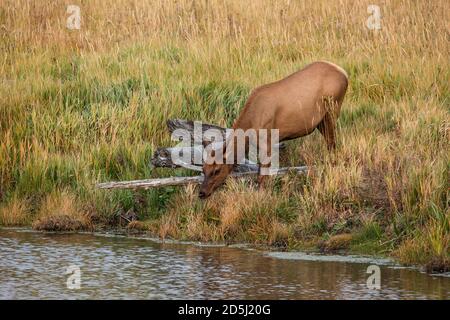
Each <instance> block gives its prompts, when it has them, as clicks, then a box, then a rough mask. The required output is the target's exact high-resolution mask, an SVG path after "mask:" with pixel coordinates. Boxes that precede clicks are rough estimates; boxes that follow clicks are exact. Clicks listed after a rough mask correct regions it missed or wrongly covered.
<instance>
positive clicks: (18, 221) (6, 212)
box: [0, 199, 30, 227]
mask: <svg viewBox="0 0 450 320" xmlns="http://www.w3.org/2000/svg"><path fill="white" fill-rule="evenodd" d="M29 221H30V216H29V212H28V210H27V207H26V204H25V202H23V201H18V200H17V199H13V200H11V202H10V203H8V204H4V205H2V206H1V207H0V225H1V226H5V227H15V226H23V225H26V224H28V222H29Z"/></svg>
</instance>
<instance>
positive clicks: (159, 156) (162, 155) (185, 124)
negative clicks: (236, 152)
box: [150, 119, 285, 172]
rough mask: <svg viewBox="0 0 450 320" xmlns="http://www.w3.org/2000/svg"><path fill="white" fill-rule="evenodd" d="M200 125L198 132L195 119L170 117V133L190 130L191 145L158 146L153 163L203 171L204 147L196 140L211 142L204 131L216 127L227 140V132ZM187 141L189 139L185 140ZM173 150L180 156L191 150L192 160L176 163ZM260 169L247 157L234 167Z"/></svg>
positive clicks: (168, 123) (241, 170)
mask: <svg viewBox="0 0 450 320" xmlns="http://www.w3.org/2000/svg"><path fill="white" fill-rule="evenodd" d="M199 125H201V129H202V130H201V131H200V130H198V132H196V131H194V121H192V120H184V119H170V120H168V121H167V128H168V129H169V132H170V133H173V132H174V131H175V130H177V129H184V130H186V131H188V132H189V133H190V134H191V141H190V142H189V143H190V145H191V146H190V147H189V146H188V147H172V148H158V149H157V150H156V151H155V152H154V154H153V157H152V159H151V160H150V162H151V164H152V165H153V166H155V167H159V168H179V167H183V168H187V169H191V170H195V171H202V166H203V154H202V152H203V148H202V145H201V144H197V145H195V144H194V142H195V141H196V142H197V143H198V142H200V141H207V142H210V141H209V140H207V138H206V137H204V136H203V133H204V132H205V131H206V130H209V129H216V130H219V131H220V132H221V133H222V135H223V139H224V140H225V133H226V130H227V129H226V128H223V127H219V126H216V125H213V124H208V123H200V122H199ZM185 142H186V143H187V142H188V141H185ZM278 148H279V150H281V149H284V148H285V144H284V143H280V145H279V147H278ZM172 152H176V153H177V154H179V155H180V156H181V155H182V153H183V152H190V154H191V161H190V162H187V163H180V162H178V163H175V162H174V161H173V159H172ZM195 159H200V161H195ZM257 170H258V166H257V164H255V163H254V162H252V161H250V160H248V159H245V162H244V163H243V164H237V165H236V166H235V167H234V170H233V171H234V172H250V171H257Z"/></svg>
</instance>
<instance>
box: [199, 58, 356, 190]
mask: <svg viewBox="0 0 450 320" xmlns="http://www.w3.org/2000/svg"><path fill="white" fill-rule="evenodd" d="M347 86H348V77H347V74H346V73H345V71H344V70H343V69H342V68H340V67H339V66H336V65H334V64H332V63H330V62H326V61H318V62H314V63H311V64H309V65H307V66H306V67H305V68H303V69H302V70H300V71H297V72H295V73H293V74H291V75H290V76H288V77H286V78H284V79H281V80H279V81H276V82H273V83H270V84H266V85H263V86H261V87H258V88H256V89H255V90H253V92H252V93H251V95H250V97H249V98H248V100H247V102H246V104H245V106H244V108H243V110H242V112H241V114H240V115H239V117H238V118H237V120H236V121H235V123H234V125H233V129H243V130H247V129H256V131H257V132H258V130H259V129H267V130H270V129H279V140H280V141H285V140H291V139H295V138H299V137H303V136H306V135H308V134H310V133H312V132H313V131H314V130H315V129H316V128H317V129H318V130H319V131H320V133H321V134H322V135H323V136H324V138H325V142H326V143H327V147H328V149H329V150H332V149H334V148H335V146H336V120H337V118H338V116H339V113H340V109H341V105H342V101H343V100H344V95H345V92H346V91H347ZM269 139H270V138H269ZM233 141H234V139H230V142H231V143H233ZM270 145H271V144H270V141H267V146H268V147H269V148H270ZM228 147H230V143H229V144H228ZM263 147H265V146H262V145H261V146H259V148H263ZM224 149H226V148H225V147H224ZM267 152H268V154H270V152H271V150H267ZM224 154H225V156H226V152H225V151H224ZM238 160H239V159H235V163H236V162H237V161H238ZM265 166H266V167H268V166H269V165H265ZM262 167H263V166H262ZM232 169H233V165H227V164H215V163H214V164H206V163H205V164H204V166H203V173H204V176H205V180H204V182H203V184H202V186H201V188H200V197H201V198H206V197H207V196H209V195H210V194H211V193H212V192H213V191H214V190H215V189H216V188H217V187H219V186H220V185H221V184H222V183H223V182H224V181H225V179H226V177H227V176H228V175H229V174H230V172H231V171H232ZM264 177H265V176H263V175H260V182H261V183H262V182H263V180H264V179H263V178H264Z"/></svg>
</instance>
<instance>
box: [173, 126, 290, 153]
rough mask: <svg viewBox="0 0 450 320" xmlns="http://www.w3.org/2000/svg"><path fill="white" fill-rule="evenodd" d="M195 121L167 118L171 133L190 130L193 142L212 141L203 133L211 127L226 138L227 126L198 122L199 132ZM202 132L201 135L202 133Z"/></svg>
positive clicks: (284, 145) (282, 144) (281, 145)
mask: <svg viewBox="0 0 450 320" xmlns="http://www.w3.org/2000/svg"><path fill="white" fill-rule="evenodd" d="M194 122H195V121H192V120H184V119H169V120H167V128H168V129H169V132H170V133H173V132H174V131H175V130H177V129H184V130H186V131H188V132H189V133H190V134H191V143H192V142H194V139H195V141H197V142H199V143H200V142H203V141H206V142H211V141H210V140H208V137H205V136H204V135H203V133H205V131H207V130H209V129H215V130H219V131H220V132H221V133H222V135H223V136H222V137H223V139H224V140H225V137H226V136H225V134H226V130H227V128H223V127H220V126H216V125H214V124H209V123H203V122H200V121H199V122H198V123H199V124H201V126H202V130H201V132H200V130H198V132H195V131H194ZM200 134H201V135H200ZM285 147H286V144H285V143H284V142H281V143H280V144H279V146H278V148H279V150H281V149H284V148H285Z"/></svg>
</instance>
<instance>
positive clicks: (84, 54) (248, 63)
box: [0, 0, 450, 263]
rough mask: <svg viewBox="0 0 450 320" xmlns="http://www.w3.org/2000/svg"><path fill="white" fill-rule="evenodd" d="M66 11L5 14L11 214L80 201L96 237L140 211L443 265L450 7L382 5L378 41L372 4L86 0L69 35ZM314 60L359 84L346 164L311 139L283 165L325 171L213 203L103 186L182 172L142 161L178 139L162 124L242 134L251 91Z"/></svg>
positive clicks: (4, 167)
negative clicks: (343, 240) (239, 121)
mask: <svg viewBox="0 0 450 320" xmlns="http://www.w3.org/2000/svg"><path fill="white" fill-rule="evenodd" d="M71 2H72V1H48V0H44V1H12V0H3V1H2V2H1V4H0V37H1V41H0V52H1V56H0V57H1V59H0V75H1V86H0V143H1V144H0V201H1V202H2V208H16V209H14V210H15V211H14V210H13V211H14V212H21V214H20V215H18V216H24V215H26V216H27V217H29V219H24V220H23V222H25V221H32V220H33V219H36V217H38V216H40V213H39V212H42V210H45V208H46V207H49V206H50V205H49V203H51V200H50V198H51V197H56V198H58V196H57V195H58V193H59V191H58V190H69V191H67V192H69V193H70V194H71V195H72V196H70V197H73V198H71V199H72V200H70V201H69V202H70V203H78V204H82V205H77V206H76V207H77V209H76V210H74V212H79V211H80V210H81V211H87V212H88V216H89V217H90V218H89V219H91V220H92V221H93V222H94V223H95V224H97V225H99V224H113V225H115V224H117V223H119V222H120V221H121V219H120V216H121V215H124V214H134V216H137V218H138V219H139V220H146V221H148V222H149V223H148V226H149V228H150V230H152V231H153V232H154V233H158V234H160V235H161V236H170V237H177V238H190V239H200V240H213V241H216V240H217V241H226V242H235V241H247V242H252V243H262V244H272V245H280V246H285V247H296V246H297V245H308V244H311V243H312V244H314V243H318V242H320V241H328V240H329V239H333V237H334V236H336V235H339V234H348V233H351V234H352V235H353V237H352V239H353V240H352V242H351V244H350V245H351V248H352V249H353V250H360V251H363V252H375V253H376V252H378V253H379V252H382V253H387V254H389V253H392V252H393V253H396V254H397V255H398V256H399V258H400V259H401V260H402V261H405V262H408V263H416V262H420V263H426V262H427V261H431V260H433V259H434V260H435V259H438V260H439V261H448V250H449V246H448V243H449V242H448V234H449V233H448V232H449V231H448V227H442V226H445V225H446V224H447V225H448V219H449V209H448V208H449V183H448V181H449V167H450V165H449V163H450V161H449V138H450V131H449V128H450V127H449V92H450V90H449V49H450V48H449V41H448V40H449V27H448V21H449V10H448V5H447V1H444V0H436V1H432V2H429V1H378V2H377V4H378V5H379V6H380V8H381V13H382V21H381V26H382V29H381V30H379V31H377V32H374V31H371V30H369V29H367V28H366V26H365V22H366V20H367V18H368V15H369V14H368V13H367V6H368V5H369V4H371V2H373V1H356V2H355V1H346V0H339V1H317V0H314V1H313V0H306V1H293V0H291V1H289V0H285V1H251V2H247V1H224V2H223V1H211V0H208V1H149V2H145V1H134V0H118V1H114V2H105V1H99V0H86V1H79V2H78V4H79V5H80V7H81V15H82V23H81V29H80V30H68V29H67V28H66V19H67V17H68V15H67V14H66V7H67V5H68V4H72V3H71ZM319 59H327V60H331V61H333V62H336V63H338V64H340V65H341V66H343V67H344V68H345V69H346V70H347V71H348V73H349V74H350V88H349V91H348V93H347V97H346V100H345V102H344V106H343V110H342V113H341V116H340V119H339V124H338V126H339V132H338V150H337V152H336V154H332V155H330V154H328V153H327V151H326V148H325V146H324V143H323V141H322V140H321V137H320V135H318V134H316V133H314V134H312V135H311V136H309V137H306V138H303V139H301V140H299V141H295V142H291V143H289V147H288V150H287V151H286V154H285V155H284V156H283V159H282V160H283V161H282V162H283V163H284V164H286V165H292V164H300V163H305V164H308V165H314V166H315V168H316V169H315V170H314V172H313V173H312V174H311V175H309V176H308V177H295V176H290V177H284V178H281V179H278V180H276V181H272V184H273V189H267V190H263V191H259V190H257V188H255V187H254V185H253V184H252V182H251V181H238V182H233V181H230V182H229V183H228V184H227V186H226V188H224V189H223V190H221V191H220V192H218V193H217V194H215V195H214V197H213V198H212V199H211V200H209V201H208V202H200V201H199V200H197V198H196V196H195V190H193V189H192V188H189V189H187V190H176V189H171V188H168V189H165V190H154V191H148V192H131V191H117V192H111V193H109V192H99V191H97V190H94V187H93V186H94V184H95V182H98V181H105V180H126V179H136V178H145V177H152V176H161V175H173V174H180V175H181V174H187V172H186V171H182V170H178V171H170V170H166V171H164V170H153V169H150V167H149V165H148V162H149V158H150V156H151V154H152V151H153V150H154V149H155V148H156V146H158V145H163V144H169V143H170V141H169V136H168V134H167V133H166V132H165V120H166V119H168V118H171V117H179V118H191V119H199V120H205V121H209V122H213V123H217V124H219V125H230V124H231V123H232V121H233V119H234V118H235V116H236V115H237V114H238V113H239V110H240V108H241V107H242V105H243V104H244V102H245V99H246V97H247V96H248V93H249V91H250V90H251V89H252V88H253V87H255V86H258V85H260V84H264V83H267V82H270V81H274V80H277V79H280V78H282V77H284V76H286V75H287V74H289V73H291V72H293V71H295V70H298V69H299V68H301V67H302V66H304V65H305V64H307V63H309V62H311V61H314V60H319ZM49 197H50V198H49ZM55 201H56V200H55ZM58 201H59V200H58ZM58 201H56V202H55V203H56V204H55V206H56V207H58V205H57V204H58V203H59V204H61V202H58ZM61 205H62V204H61ZM50 207H51V206H50ZM42 208H44V209H42ZM80 208H81V209H80ZM2 210H3V211H2V212H6V211H5V209H2ZM6 210H9V209H6ZM436 212H437V213H436ZM5 216H6V215H5V214H3V217H5ZM11 216H12V215H11ZM18 220H20V219H18ZM2 221H3V222H2V224H7V223H5V222H4V221H9V220H5V218H2ZM20 221H22V220H20ZM436 221H437V222H436ZM23 222H21V223H23ZM146 225H147V224H146ZM424 257H425V258H424ZM446 259H447V260H446Z"/></svg>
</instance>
